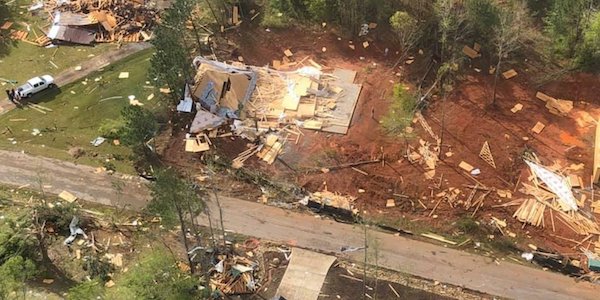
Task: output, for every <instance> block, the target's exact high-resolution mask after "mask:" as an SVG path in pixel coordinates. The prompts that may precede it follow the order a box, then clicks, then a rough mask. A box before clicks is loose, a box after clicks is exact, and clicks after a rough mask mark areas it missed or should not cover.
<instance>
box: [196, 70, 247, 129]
mask: <svg viewBox="0 0 600 300" xmlns="http://www.w3.org/2000/svg"><path fill="white" fill-rule="evenodd" d="M194 65H195V66H196V67H197V68H198V72H197V74H196V78H195V85H194V87H193V89H192V91H191V93H192V96H193V98H194V99H196V100H197V101H199V103H200V105H201V106H202V107H203V108H204V109H206V110H207V111H209V112H210V113H212V114H214V115H216V116H218V117H221V118H230V119H237V118H239V117H240V113H241V111H242V109H243V107H244V105H245V104H246V102H247V101H248V99H250V97H251V95H252V92H253V91H254V88H255V86H256V80H257V75H256V73H255V72H254V71H252V70H250V69H243V68H237V67H234V66H231V65H228V64H225V63H220V62H217V61H211V60H206V59H204V58H196V59H195V60H194Z"/></svg>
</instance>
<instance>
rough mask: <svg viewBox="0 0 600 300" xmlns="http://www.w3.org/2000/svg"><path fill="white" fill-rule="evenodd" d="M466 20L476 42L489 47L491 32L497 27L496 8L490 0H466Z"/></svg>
mask: <svg viewBox="0 0 600 300" xmlns="http://www.w3.org/2000/svg"><path fill="white" fill-rule="evenodd" d="M465 6H466V18H467V22H468V25H469V27H470V28H471V30H472V31H473V33H474V35H475V36H476V37H477V41H478V42H479V43H482V44H484V45H487V46H490V44H491V40H492V38H491V37H492V36H493V30H494V28H495V27H496V26H497V25H498V22H499V21H500V20H499V16H498V8H497V7H496V6H495V5H494V3H493V1H492V0H467V1H466V2H465Z"/></svg>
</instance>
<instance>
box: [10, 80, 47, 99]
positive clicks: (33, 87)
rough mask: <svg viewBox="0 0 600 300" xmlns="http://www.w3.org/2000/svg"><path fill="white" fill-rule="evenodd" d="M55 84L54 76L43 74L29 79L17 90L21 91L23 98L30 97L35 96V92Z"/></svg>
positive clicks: (20, 94)
mask: <svg viewBox="0 0 600 300" xmlns="http://www.w3.org/2000/svg"><path fill="white" fill-rule="evenodd" d="M54 86H55V84H54V78H52V76H50V75H42V76H38V77H34V78H31V79H29V80H27V82H26V83H25V84H23V85H21V86H20V87H18V88H17V90H16V92H17V93H19V96H21V98H29V97H31V96H33V94H36V93H39V92H41V91H43V90H45V89H47V88H51V87H54Z"/></svg>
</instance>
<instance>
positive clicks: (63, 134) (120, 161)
mask: <svg viewBox="0 0 600 300" xmlns="http://www.w3.org/2000/svg"><path fill="white" fill-rule="evenodd" d="M152 53H153V50H152V49H149V50H145V51H142V52H139V53H137V54H134V55H132V56H130V57H128V58H125V59H123V60H121V61H119V62H117V63H115V64H113V65H110V66H108V67H106V68H105V69H104V70H99V71H98V72H95V73H92V74H90V76H88V77H87V78H85V79H83V80H80V81H78V82H75V83H72V84H69V85H66V86H63V87H59V88H55V89H52V90H47V91H44V92H41V93H40V94H38V95H35V96H34V97H33V98H32V99H31V101H32V102H34V103H37V104H39V105H42V106H43V107H46V108H49V109H51V110H52V111H48V112H47V113H46V114H43V113H42V112H39V111H37V110H34V109H31V108H28V107H24V108H22V109H15V110H13V111H11V112H8V113H6V114H4V115H2V116H0V133H2V137H1V138H0V149H6V150H11V151H25V152H26V153H31V154H34V155H41V156H46V157H52V158H57V159H61V160H67V161H73V162H77V163H81V164H87V165H91V166H95V167H101V166H111V165H112V166H114V167H115V168H116V170H117V171H119V172H124V173H132V172H133V171H134V170H133V167H132V164H131V162H130V160H129V156H130V154H131V152H130V150H129V149H128V148H126V147H125V146H123V145H115V143H114V141H113V140H108V139H107V140H106V141H105V142H104V143H103V144H101V145H100V146H98V147H94V146H93V145H91V143H90V142H91V141H92V140H93V139H95V138H96V137H98V136H99V135H100V131H99V129H100V127H101V125H102V124H106V123H107V122H110V120H119V119H120V115H121V110H122V108H123V107H125V106H127V105H130V104H129V99H128V96H129V95H134V96H135V97H136V98H135V99H137V100H139V101H140V102H141V103H142V104H143V105H144V107H145V108H148V109H150V110H152V111H155V112H158V111H162V109H161V108H162V107H163V105H164V104H162V103H166V102H165V101H162V102H159V100H158V99H160V98H162V95H161V94H160V93H157V89H156V88H155V87H153V86H152V83H151V82H149V81H148V80H149V79H148V77H149V76H148V68H149V66H150V57H151V55H152ZM121 72H129V78H126V79H119V78H118V77H119V74H120V73H121ZM152 94H154V95H155V96H154V97H153V98H152V99H151V100H149V96H150V95H152ZM107 120H108V121H107ZM38 131H39V132H40V134H37V135H36V134H35V133H37V132H38ZM74 147H80V148H82V149H83V150H84V151H85V154H84V155H83V156H81V157H79V158H74V157H72V156H71V155H70V154H69V152H68V151H69V149H71V148H74Z"/></svg>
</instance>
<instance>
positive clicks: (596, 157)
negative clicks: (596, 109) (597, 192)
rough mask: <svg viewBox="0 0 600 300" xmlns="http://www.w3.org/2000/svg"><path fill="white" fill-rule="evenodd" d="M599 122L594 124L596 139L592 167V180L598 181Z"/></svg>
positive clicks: (599, 166)
mask: <svg viewBox="0 0 600 300" xmlns="http://www.w3.org/2000/svg"><path fill="white" fill-rule="evenodd" d="M598 168H600V123H598V124H596V139H595V142H594V169H593V177H592V178H593V179H594V182H598V179H600V170H598Z"/></svg>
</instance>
